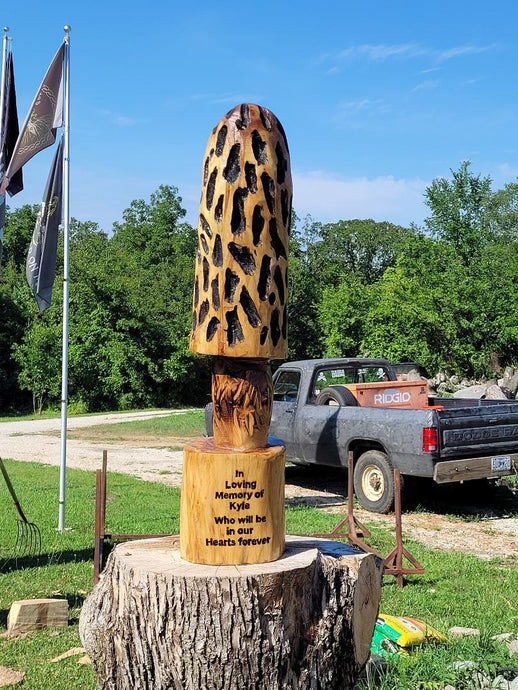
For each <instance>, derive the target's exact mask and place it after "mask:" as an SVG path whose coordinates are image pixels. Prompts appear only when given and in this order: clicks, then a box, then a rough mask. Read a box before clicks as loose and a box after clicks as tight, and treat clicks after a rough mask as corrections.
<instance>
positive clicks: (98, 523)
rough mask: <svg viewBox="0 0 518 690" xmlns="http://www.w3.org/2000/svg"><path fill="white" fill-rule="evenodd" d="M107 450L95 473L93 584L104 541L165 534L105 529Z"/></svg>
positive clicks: (100, 567)
mask: <svg viewBox="0 0 518 690" xmlns="http://www.w3.org/2000/svg"><path fill="white" fill-rule="evenodd" d="M107 464H108V451H106V450H103V462H102V468H101V469H100V470H97V471H96V473H95V536H94V585H96V584H97V583H98V582H99V578H100V575H101V572H102V570H103V569H104V566H105V564H106V558H105V555H104V546H105V544H106V542H118V541H135V540H136V539H155V538H159V537H166V536H169V535H167V534H110V533H107V532H106V531H105V530H106V475H107V471H106V468H107Z"/></svg>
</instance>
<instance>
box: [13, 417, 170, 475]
mask: <svg viewBox="0 0 518 690" xmlns="http://www.w3.org/2000/svg"><path fill="white" fill-rule="evenodd" d="M180 412H181V410H179V411H178V413H180ZM169 414H171V412H170V411H167V410H163V411H150V412H147V411H146V412H128V413H121V414H103V415H91V416H88V417H70V418H69V419H68V429H81V428H84V427H88V426H96V425H98V424H107V423H109V424H114V423H117V422H127V421H136V420H142V419H149V418H151V417H164V416H166V415H169ZM60 429H61V420H60V419H59V418H58V419H35V420H30V421H17V422H2V423H0V456H1V457H3V458H12V459H13V460H23V461H27V462H41V463H43V464H45V465H59V464H60V458H61V439H60V435H59V432H60ZM56 432H57V434H56ZM104 448H105V446H103V445H101V444H99V443H89V442H86V441H84V440H81V441H75V440H71V439H67V467H73V468H76V469H79V470H97V469H99V468H100V467H101V461H102V452H103V449H104ZM182 459H183V454H182V452H181V451H176V452H175V451H168V450H164V449H157V448H132V447H128V446H121V447H116V446H111V445H110V447H109V450H108V468H109V470H110V471H112V472H122V473H124V474H131V475H133V476H134V477H140V478H141V479H147V480H153V481H164V483H166V484H169V485H171V486H180V483H181V478H182ZM162 472H171V474H160V473H162Z"/></svg>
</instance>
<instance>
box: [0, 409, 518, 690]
mask: <svg viewBox="0 0 518 690" xmlns="http://www.w3.org/2000/svg"><path fill="white" fill-rule="evenodd" d="M154 421H159V420H154ZM6 467H7V469H8V472H9V474H10V476H11V478H12V481H13V484H14V487H15V489H16V491H17V492H18V497H19V500H20V502H21V504H22V507H23V508H24V510H25V512H26V514H27V517H28V519H29V520H31V521H33V522H34V523H36V524H37V525H38V526H39V527H40V530H41V534H42V554H41V556H40V557H39V558H37V559H27V558H21V559H19V560H18V561H16V560H13V559H12V555H13V547H14V541H15V537H16V513H15V511H14V508H13V507H12V502H11V498H10V496H9V494H8V492H7V488H6V487H5V485H4V484H3V483H1V482H0V505H1V509H0V632H1V631H3V630H4V629H5V626H6V621H7V613H8V610H9V607H10V606H11V604H12V602H13V601H15V600H17V599H25V598H39V597H53V596H55V597H66V598H67V599H68V601H69V605H70V610H69V623H70V624H69V627H68V628H67V629H61V630H49V631H44V632H40V633H31V634H30V635H28V636H26V637H24V638H22V639H13V640H9V639H6V638H3V639H2V638H0V665H3V666H9V667H12V668H15V669H17V670H21V671H24V672H25V673H26V674H27V676H26V679H25V684H24V685H23V687H24V688H29V689H31V690H37V689H47V688H50V689H52V690H61V689H62V690H70V689H71V688H77V689H80V690H88V689H90V688H92V690H93V688H96V687H97V684H96V680H95V677H94V673H93V670H92V668H91V666H84V665H79V664H78V663H77V659H78V657H72V658H69V659H66V660H64V661H60V662H57V663H51V662H50V660H51V659H52V658H53V657H55V656H58V655H59V654H62V653H63V652H65V651H67V650H68V649H70V648H72V647H76V646H80V644H81V642H80V640H79V635H78V626H77V622H78V617H79V611H80V607H81V605H82V602H83V600H84V598H85V596H86V595H87V593H88V592H89V591H90V589H91V588H92V573H93V565H92V558H93V525H94V487H95V481H94V473H92V472H82V471H79V470H71V469H69V470H68V471H67V516H66V524H67V526H69V527H70V528H71V529H70V530H69V531H66V532H64V533H62V534H61V533H57V532H56V529H55V527H56V524H57V514H58V505H57V492H58V474H59V470H58V468H54V467H48V466H43V465H37V464H31V463H20V462H14V461H6ZM179 505H180V498H179V491H178V490H177V489H173V488H169V487H167V486H164V485H162V484H155V483H149V482H143V481H140V480H138V479H134V478H132V477H129V476H125V475H120V474H113V473H110V474H109V476H108V495H107V508H106V513H107V514H106V524H107V528H108V530H110V531H115V532H135V533H139V532H142V533H154V532H156V533H162V532H163V533H171V532H177V531H178V527H179V525H178V516H179ZM338 519H339V518H338V516H336V515H332V514H328V513H324V512H320V511H318V510H316V509H312V508H301V507H298V508H291V509H288V510H287V513H286V521H287V531H288V533H295V534H297V533H299V534H310V533H315V532H326V531H329V530H331V529H332V528H333V527H334V526H335V525H336V523H337V520H338ZM369 528H370V529H371V530H372V532H373V537H374V539H373V545H375V546H377V547H378V548H379V549H381V551H382V552H383V553H387V552H388V551H389V550H390V549H391V548H392V547H393V545H394V544H393V539H392V535H391V532H390V531H389V530H387V529H383V528H380V527H379V526H377V525H376V524H374V523H373V524H371V525H369ZM405 545H406V547H407V548H408V549H409V551H410V552H411V553H412V554H413V555H414V556H415V557H416V558H417V559H418V560H419V561H420V563H422V564H423V565H424V567H425V568H426V574H425V575H424V576H420V577H418V576H410V577H409V578H408V579H407V581H406V585H405V587H404V588H403V589H400V588H399V587H397V586H396V584H395V582H394V578H385V580H384V586H383V599H382V604H381V611H383V612H384V613H389V614H393V615H409V616H415V617H417V618H422V619H423V620H425V621H426V622H428V623H430V624H431V625H433V626H435V627H437V628H438V629H439V630H442V631H447V630H448V628H449V627H451V626H453V625H461V626H467V627H476V628H479V629H480V630H481V631H482V636H481V638H480V639H479V640H467V641H460V642H452V643H451V644H448V645H445V646H442V647H437V648H432V647H431V646H428V647H427V648H424V649H423V651H422V652H421V653H417V654H414V655H413V656H411V657H408V658H406V659H401V660H400V661H399V662H398V663H394V664H391V665H390V666H389V668H388V670H387V672H386V675H385V677H384V678H383V679H379V680H377V681H376V684H375V685H372V686H371V687H372V688H377V689H378V688H381V689H386V690H389V688H393V689H394V690H406V689H407V688H408V690H410V689H412V690H414V689H415V688H416V687H418V682H427V683H430V684H431V685H428V686H422V687H429V688H433V687H442V686H437V685H435V686H434V685H433V683H437V682H439V681H442V680H444V679H445V678H447V677H448V673H450V675H451V672H450V671H448V670H447V666H448V664H449V663H450V662H451V661H454V660H458V659H471V660H480V661H481V662H482V663H484V664H485V666H486V667H487V668H490V669H493V670H495V669H496V668H497V667H500V666H512V665H517V664H518V660H517V659H516V657H515V659H514V660H512V659H509V657H508V656H507V650H506V648H505V647H504V646H503V645H499V644H495V643H493V642H492V641H491V640H490V639H489V638H490V636H491V635H493V634H497V633H502V632H509V631H517V630H518V596H517V592H518V570H517V569H516V567H513V565H512V564H511V563H510V562H506V561H505V560H493V561H489V562H487V561H481V560H478V559H477V558H475V557H472V556H466V555H462V554H457V553H443V552H440V551H436V550H432V549H427V548H425V547H424V546H421V545H419V544H417V543H412V542H408V543H405ZM513 662H514V663H513ZM466 682H468V681H466ZM452 684H456V687H457V688H459V689H460V688H461V687H462V685H459V681H458V678H457V680H456V682H455V683H452ZM365 687H367V686H365ZM465 687H466V688H469V687H471V686H470V685H465Z"/></svg>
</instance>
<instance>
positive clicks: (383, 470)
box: [354, 450, 394, 513]
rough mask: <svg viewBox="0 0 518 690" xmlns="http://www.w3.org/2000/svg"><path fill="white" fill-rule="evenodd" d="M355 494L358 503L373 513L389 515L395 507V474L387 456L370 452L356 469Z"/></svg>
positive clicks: (360, 459) (366, 453) (358, 462)
mask: <svg viewBox="0 0 518 690" xmlns="http://www.w3.org/2000/svg"><path fill="white" fill-rule="evenodd" d="M354 492H355V494H356V497H357V499H358V502H359V503H360V505H361V506H362V508H365V509H366V510H370V511H371V512H373V513H388V512H390V511H391V510H392V508H393V506H394V473H393V470H392V465H391V463H390V460H389V459H388V457H387V455H386V454H385V453H383V452H381V451H380V450H368V451H366V452H365V453H363V454H362V455H360V457H359V459H358V461H357V462H356V464H355V467H354Z"/></svg>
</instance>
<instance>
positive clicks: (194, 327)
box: [191, 311, 198, 336]
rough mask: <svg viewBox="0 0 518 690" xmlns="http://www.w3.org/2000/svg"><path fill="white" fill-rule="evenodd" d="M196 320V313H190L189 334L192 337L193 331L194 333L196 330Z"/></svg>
mask: <svg viewBox="0 0 518 690" xmlns="http://www.w3.org/2000/svg"><path fill="white" fill-rule="evenodd" d="M197 320H198V318H197V316H196V312H195V311H193V313H192V319H191V333H192V335H193V336H194V331H195V329H196V322H197Z"/></svg>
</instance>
